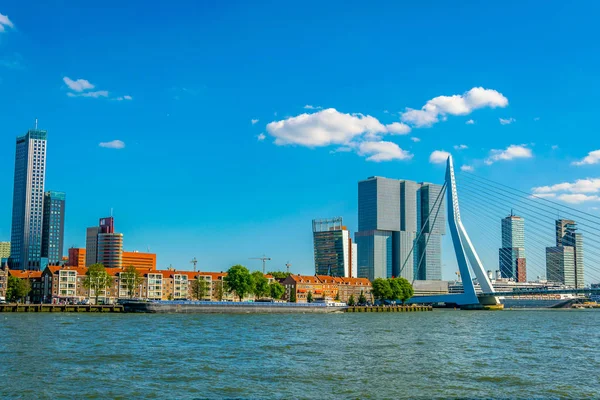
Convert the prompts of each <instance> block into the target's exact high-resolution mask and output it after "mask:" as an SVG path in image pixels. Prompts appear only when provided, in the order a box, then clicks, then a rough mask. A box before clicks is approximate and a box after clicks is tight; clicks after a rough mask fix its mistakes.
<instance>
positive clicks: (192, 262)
mask: <svg viewBox="0 0 600 400" xmlns="http://www.w3.org/2000/svg"><path fill="white" fill-rule="evenodd" d="M190 263H191V264H193V265H194V272H196V265H197V264H198V260H196V257H194V258H192V261H190Z"/></svg>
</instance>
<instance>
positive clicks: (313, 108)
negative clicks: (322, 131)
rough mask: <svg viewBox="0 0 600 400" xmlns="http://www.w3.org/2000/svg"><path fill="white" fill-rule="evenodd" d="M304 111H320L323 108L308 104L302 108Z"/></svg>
mask: <svg viewBox="0 0 600 400" xmlns="http://www.w3.org/2000/svg"><path fill="white" fill-rule="evenodd" d="M303 108H304V109H305V110H322V109H323V107H321V106H311V105H310V104H307V105H305V106H304V107H303Z"/></svg>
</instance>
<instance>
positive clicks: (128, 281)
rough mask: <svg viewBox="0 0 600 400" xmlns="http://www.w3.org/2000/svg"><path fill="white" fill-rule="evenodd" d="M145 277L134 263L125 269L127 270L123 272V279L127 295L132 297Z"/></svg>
mask: <svg viewBox="0 0 600 400" xmlns="http://www.w3.org/2000/svg"><path fill="white" fill-rule="evenodd" d="M143 280H144V278H143V277H142V274H140V271H138V270H137V268H135V267H134V266H133V265H130V266H129V267H127V268H126V269H125V272H123V273H122V274H121V281H122V282H123V281H124V282H125V287H126V288H127V295H128V296H129V298H132V297H133V296H134V295H135V289H136V288H137V287H139V286H140V285H141V284H142V282H143ZM141 295H142V294H141V293H140V296H141Z"/></svg>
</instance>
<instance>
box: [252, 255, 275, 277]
mask: <svg viewBox="0 0 600 400" xmlns="http://www.w3.org/2000/svg"><path fill="white" fill-rule="evenodd" d="M249 260H262V264H263V275H264V274H265V273H266V272H265V271H266V270H265V268H266V265H267V261H271V257H267V256H265V255H264V254H263V256H262V257H250V258H249Z"/></svg>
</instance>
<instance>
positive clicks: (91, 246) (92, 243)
mask: <svg viewBox="0 0 600 400" xmlns="http://www.w3.org/2000/svg"><path fill="white" fill-rule="evenodd" d="M99 233H100V228H98V227H97V226H92V227H90V228H87V230H86V234H85V266H86V267H89V266H90V265H92V264H96V262H97V261H98V234H99Z"/></svg>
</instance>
